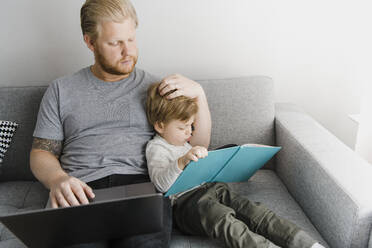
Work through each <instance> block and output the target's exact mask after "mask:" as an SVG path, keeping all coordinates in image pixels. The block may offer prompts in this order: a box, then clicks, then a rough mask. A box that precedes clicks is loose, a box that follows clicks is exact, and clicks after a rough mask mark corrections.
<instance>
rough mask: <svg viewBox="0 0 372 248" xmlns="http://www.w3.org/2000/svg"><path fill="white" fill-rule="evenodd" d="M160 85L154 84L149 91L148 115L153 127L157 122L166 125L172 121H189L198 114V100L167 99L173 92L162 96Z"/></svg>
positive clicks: (184, 98)
mask: <svg viewBox="0 0 372 248" xmlns="http://www.w3.org/2000/svg"><path fill="white" fill-rule="evenodd" d="M159 85H160V83H154V84H152V85H150V87H149V88H148V90H147V102H146V107H147V110H146V114H147V119H148V121H149V122H150V124H151V125H153V126H154V125H155V123H157V122H158V123H160V122H162V123H164V124H166V123H168V122H170V121H172V120H181V121H188V120H189V119H190V118H191V117H192V116H193V115H195V114H196V113H197V112H198V104H197V103H196V98H190V97H186V96H178V97H175V98H172V99H166V96H168V95H169V94H171V93H172V92H173V91H170V92H167V94H165V95H164V96H161V95H160V93H159Z"/></svg>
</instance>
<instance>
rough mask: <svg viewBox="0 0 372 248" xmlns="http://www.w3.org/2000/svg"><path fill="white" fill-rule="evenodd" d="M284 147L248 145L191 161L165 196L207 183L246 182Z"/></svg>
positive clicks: (213, 152)
mask: <svg viewBox="0 0 372 248" xmlns="http://www.w3.org/2000/svg"><path fill="white" fill-rule="evenodd" d="M280 149H281V147H276V146H265V145H256V144H247V145H242V146H234V147H230V148H225V149H220V150H213V151H209V152H208V156H207V157H205V158H203V159H199V160H198V161H197V162H194V161H191V162H190V163H189V164H188V165H187V167H186V168H185V170H184V171H183V172H182V173H181V175H180V176H179V177H178V178H177V180H176V181H175V182H174V183H173V185H172V186H171V187H170V189H169V190H168V191H167V193H166V194H165V196H170V195H173V194H177V193H179V192H183V191H186V190H189V189H191V188H194V187H196V186H198V185H201V184H202V183H206V182H225V183H229V182H244V181H247V180H248V179H249V178H250V177H251V176H252V175H253V174H254V173H255V172H256V171H257V170H258V169H260V168H261V167H262V166H263V165H264V164H265V163H266V162H267V161H269V160H270V159H271V158H272V157H273V156H274V155H275V154H276V153H277V152H278V151H279V150H280Z"/></svg>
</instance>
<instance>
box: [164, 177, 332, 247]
mask: <svg viewBox="0 0 372 248" xmlns="http://www.w3.org/2000/svg"><path fill="white" fill-rule="evenodd" d="M229 186H230V187H231V189H232V190H234V191H235V192H237V193H239V194H240V195H243V196H245V197H247V198H248V199H249V200H251V201H256V202H262V203H264V204H265V205H266V206H267V207H268V208H269V209H271V210H273V211H274V212H275V213H276V214H277V215H279V216H281V217H283V218H286V219H288V220H290V221H292V222H294V223H295V224H296V225H298V226H299V227H300V228H302V229H303V230H304V231H306V232H307V233H309V235H310V236H312V237H313V238H314V239H316V240H318V241H320V242H321V243H322V244H323V245H325V246H327V244H326V242H325V241H324V240H323V238H322V237H321V235H320V234H319V233H318V231H317V230H316V228H315V227H314V226H313V225H312V223H311V222H310V220H309V219H308V218H307V217H306V215H305V214H304V212H303V211H302V210H301V207H300V206H299V205H298V204H297V202H296V201H295V200H294V198H292V196H291V195H290V194H289V192H288V191H287V189H286V187H285V186H284V184H283V183H282V182H281V180H280V179H279V177H278V176H277V175H276V173H275V172H274V171H272V170H259V171H257V172H256V174H255V175H254V176H252V177H251V178H250V179H249V180H248V182H244V183H229ZM179 247H203V248H204V247H224V245H223V244H222V243H221V242H218V241H216V240H210V239H207V238H205V237H198V236H186V235H182V233H181V232H180V231H178V230H174V231H173V233H172V240H171V248H179Z"/></svg>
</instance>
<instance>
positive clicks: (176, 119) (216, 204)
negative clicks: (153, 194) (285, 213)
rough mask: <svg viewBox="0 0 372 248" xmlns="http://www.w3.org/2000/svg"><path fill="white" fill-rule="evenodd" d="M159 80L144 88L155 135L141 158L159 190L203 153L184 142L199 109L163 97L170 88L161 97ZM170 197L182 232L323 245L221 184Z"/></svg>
mask: <svg viewBox="0 0 372 248" xmlns="http://www.w3.org/2000/svg"><path fill="white" fill-rule="evenodd" d="M159 85H160V84H159V83H155V84H153V85H151V86H150V87H149V89H148V96H147V117H148V120H149V122H150V124H151V125H153V126H154V129H155V131H156V135H155V137H154V138H153V139H152V140H150V141H149V142H148V144H147V147H146V159H147V166H148V171H149V175H150V178H151V181H152V182H153V183H154V185H155V186H156V188H157V189H158V190H159V191H161V192H163V193H164V192H167V191H168V189H169V188H170V186H171V185H172V184H173V183H174V182H175V181H176V179H177V177H178V176H179V175H180V174H181V172H182V171H183V169H185V167H186V166H187V164H188V163H190V161H191V160H193V161H198V159H200V158H204V157H206V156H207V155H208V151H207V149H206V148H205V147H201V146H194V147H192V146H191V145H190V144H189V143H188V140H189V139H190V137H191V135H192V123H193V121H194V116H195V114H196V113H197V111H198V105H197V103H196V100H195V99H192V98H188V97H185V96H179V97H176V98H173V99H171V100H168V99H166V96H167V95H168V94H170V93H172V92H169V93H168V94H166V95H164V96H160V94H159V92H158V87H159ZM170 198H171V200H172V206H173V216H174V222H175V224H176V226H177V227H178V229H179V230H181V231H182V232H184V233H186V234H191V235H207V236H209V237H211V238H219V239H221V240H223V241H224V243H225V244H226V246H227V247H250V248H253V247H278V246H276V245H279V246H280V247H289V248H295V247H296V248H297V247H299V248H302V247H303V248H310V247H311V248H315V247H323V246H321V245H320V244H319V243H316V241H315V240H313V239H312V238H311V237H310V236H309V235H308V234H307V233H305V232H304V231H302V230H300V229H299V228H298V227H297V226H296V225H294V224H293V223H291V222H289V221H287V220H285V219H282V218H280V217H278V216H276V215H275V213H273V212H272V211H271V210H269V209H267V208H266V207H264V206H263V205H262V204H261V203H257V202H250V201H249V200H248V199H246V198H244V197H241V196H239V195H237V194H236V193H234V192H232V191H230V189H229V187H228V185H227V184H225V183H205V184H203V185H201V186H199V187H197V188H194V189H191V190H189V191H185V192H182V193H178V194H176V195H173V196H171V197H170ZM269 240H270V241H271V242H273V243H275V244H276V245H274V244H273V243H271V242H270V241H269Z"/></svg>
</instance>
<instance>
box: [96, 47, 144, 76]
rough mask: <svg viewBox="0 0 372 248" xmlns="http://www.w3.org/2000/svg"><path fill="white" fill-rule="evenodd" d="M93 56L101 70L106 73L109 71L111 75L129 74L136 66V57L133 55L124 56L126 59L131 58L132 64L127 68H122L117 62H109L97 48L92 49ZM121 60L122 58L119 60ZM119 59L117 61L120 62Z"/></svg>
mask: <svg viewBox="0 0 372 248" xmlns="http://www.w3.org/2000/svg"><path fill="white" fill-rule="evenodd" d="M94 57H95V59H96V62H97V63H98V64H99V65H100V66H101V68H102V70H103V71H104V72H106V73H110V74H113V75H129V74H130V73H131V72H132V71H133V70H134V67H135V66H136V63H137V57H134V56H129V55H128V56H126V57H125V58H124V60H127V59H128V58H130V59H131V60H132V66H131V67H130V68H129V69H126V68H122V67H120V65H118V64H114V65H113V64H111V63H109V61H108V60H107V59H106V58H105V57H104V56H103V55H102V54H101V53H100V51H99V49H95V51H94ZM120 61H123V60H120ZM120 61H119V63H121V62H120Z"/></svg>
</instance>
